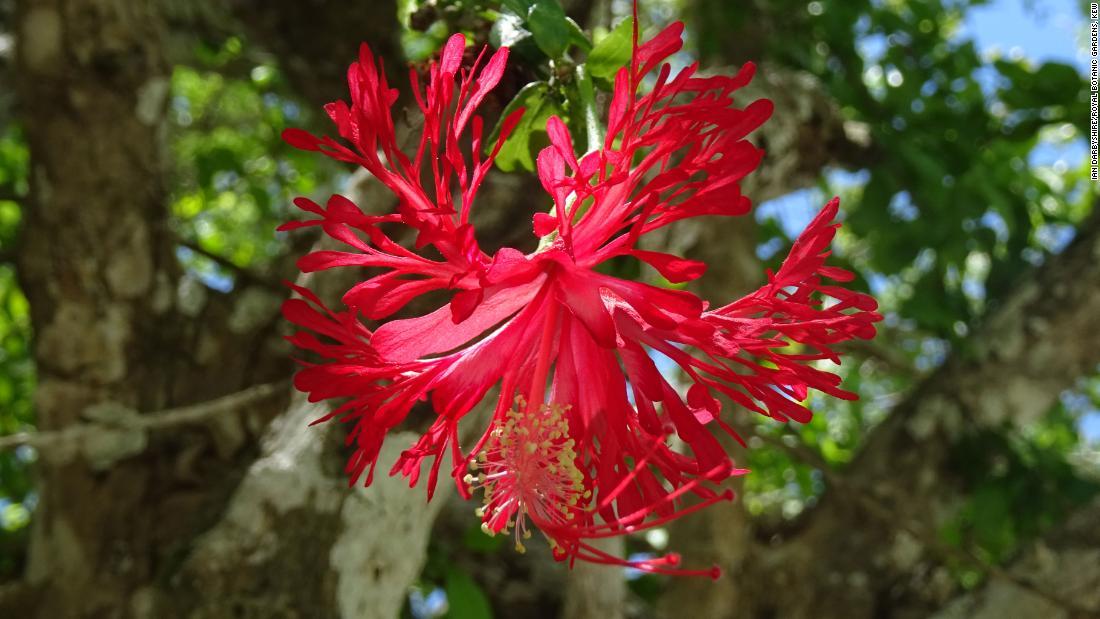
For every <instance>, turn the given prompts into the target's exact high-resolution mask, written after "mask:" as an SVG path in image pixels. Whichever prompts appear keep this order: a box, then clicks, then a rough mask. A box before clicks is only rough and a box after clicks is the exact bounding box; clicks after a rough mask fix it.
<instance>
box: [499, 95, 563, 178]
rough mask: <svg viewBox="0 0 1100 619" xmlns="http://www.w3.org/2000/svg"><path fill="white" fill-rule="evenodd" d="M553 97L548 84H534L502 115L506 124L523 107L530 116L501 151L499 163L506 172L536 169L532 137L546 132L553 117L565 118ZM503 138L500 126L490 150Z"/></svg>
mask: <svg viewBox="0 0 1100 619" xmlns="http://www.w3.org/2000/svg"><path fill="white" fill-rule="evenodd" d="M549 95H550V85H549V84H547V83H546V82H533V83H531V84H528V85H526V86H524V87H523V89H522V90H520V91H519V94H517V95H516V98H515V99H512V101H511V103H509V104H508V105H507V106H506V107H505V108H504V111H503V112H502V113H501V115H500V117H501V119H502V120H503V119H505V118H507V117H508V115H509V114H511V113H512V112H514V111H516V110H518V109H519V108H521V107H522V108H526V112H525V113H524V114H523V118H522V119H520V121H519V124H517V125H516V128H515V129H513V130H512V135H510V136H509V137H508V140H507V141H505V142H504V146H503V147H502V148H501V149H500V153H499V154H498V155H497V159H496V164H497V167H498V168H500V169H501V170H503V171H505V172H511V171H513V170H515V169H516V167H517V166H519V167H522V168H523V169H525V170H527V171H532V170H534V169H535V161H534V158H533V157H532V156H531V151H532V147H533V146H534V145H533V144H532V137H533V136H534V135H535V134H537V133H540V132H545V131H546V121H547V120H548V119H549V118H550V116H551V115H553V114H561V110H560V109H559V108H558V105H557V103H556V102H555V101H554V100H553V98H552V97H550V96H549ZM499 135H500V125H499V124H498V125H497V127H496V129H494V130H493V135H492V136H490V138H489V141H488V142H487V144H486V146H487V148H492V145H494V144H496V141H497V137H498V136H499Z"/></svg>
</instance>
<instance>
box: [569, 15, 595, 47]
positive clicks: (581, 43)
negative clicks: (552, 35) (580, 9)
mask: <svg viewBox="0 0 1100 619" xmlns="http://www.w3.org/2000/svg"><path fill="white" fill-rule="evenodd" d="M565 23H567V24H569V43H570V44H572V45H576V46H577V47H579V48H581V49H583V50H584V51H586V52H588V51H592V41H589V40H588V35H587V34H585V33H584V29H583V28H581V27H580V24H578V23H577V22H575V21H573V18H572V17H566V18H565Z"/></svg>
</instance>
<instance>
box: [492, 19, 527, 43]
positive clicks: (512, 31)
mask: <svg viewBox="0 0 1100 619" xmlns="http://www.w3.org/2000/svg"><path fill="white" fill-rule="evenodd" d="M530 38H531V32H530V31H529V30H527V29H526V28H524V27H523V18H522V17H520V16H518V15H513V14H511V13H502V14H501V16H500V18H498V19H497V20H496V21H495V22H494V23H493V28H492V29H491V30H489V43H490V44H492V46H493V47H496V48H501V47H515V46H516V45H518V44H519V43H521V42H523V41H526V40H527V39H530Z"/></svg>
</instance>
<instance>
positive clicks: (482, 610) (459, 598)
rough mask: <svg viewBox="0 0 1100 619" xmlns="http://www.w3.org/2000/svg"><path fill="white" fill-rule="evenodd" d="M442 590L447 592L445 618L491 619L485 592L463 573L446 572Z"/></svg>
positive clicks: (490, 609)
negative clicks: (445, 580)
mask: <svg viewBox="0 0 1100 619" xmlns="http://www.w3.org/2000/svg"><path fill="white" fill-rule="evenodd" d="M443 588H444V590H445V591H446V592H447V617H449V618H450V619H492V617H493V611H492V608H490V606H489V599H488V598H487V597H485V592H484V591H482V590H481V587H479V586H478V584H477V583H476V582H474V579H472V578H470V577H469V575H467V574H466V573H465V572H463V571H460V570H457V569H453V568H452V569H450V570H448V571H447V582H446V585H445V586H444V587H443Z"/></svg>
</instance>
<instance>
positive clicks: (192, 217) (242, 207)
mask: <svg viewBox="0 0 1100 619" xmlns="http://www.w3.org/2000/svg"><path fill="white" fill-rule="evenodd" d="M195 55H196V62H195V64H194V65H193V66H178V67H176V69H175V71H174V72H173V75H172V91H171V92H172V98H171V106H170V110H169V116H170V121H171V126H172V128H173V132H172V139H171V146H172V154H173V163H174V165H173V173H174V179H173V183H172V188H173V195H172V214H173V217H174V220H173V224H174V226H175V228H176V230H177V232H178V234H179V236H180V238H181V239H182V240H183V241H184V242H186V243H187V244H188V245H191V246H193V247H198V248H199V249H201V250H202V251H204V252H209V253H210V254H213V255H215V256H218V257H220V258H224V259H225V260H226V261H228V262H229V263H231V264H234V265H236V266H239V267H242V268H249V267H262V265H264V264H265V263H267V262H270V260H271V259H272V258H274V257H275V256H277V255H278V254H279V253H280V252H281V251H283V250H284V249H285V243H284V241H283V239H282V238H281V237H280V236H277V235H276V234H275V232H274V230H275V228H276V226H278V225H279V224H280V223H282V222H284V221H286V219H287V218H288V217H289V216H290V210H291V209H290V204H291V200H292V199H293V198H294V197H295V196H299V195H312V194H314V193H318V192H319V187H320V186H321V185H322V184H325V185H326V186H329V187H334V186H335V182H336V179H337V177H338V176H339V172H338V171H337V170H336V168H335V166H330V165H327V162H326V161H324V160H323V159H322V158H319V157H310V156H308V154H307V153H302V152H301V151H298V150H295V149H293V148H291V147H290V146H288V145H286V144H285V143H284V142H283V141H282V139H281V138H280V137H279V136H280V134H281V133H282V131H283V129H285V128H287V127H290V126H302V125H305V124H308V123H309V122H311V120H312V118H313V116H314V114H313V112H312V111H311V110H307V109H306V108H305V107H304V106H302V105H301V104H300V103H298V101H297V100H296V99H295V98H294V97H293V96H292V93H291V92H290V90H289V87H288V85H287V83H286V80H285V79H284V78H283V76H282V73H281V72H280V70H279V68H278V66H277V65H275V64H274V63H273V61H272V60H271V59H269V58H266V57H264V56H262V55H259V54H256V53H250V52H249V50H248V49H246V47H245V43H244V42H243V40H242V39H241V38H238V37H231V38H229V39H227V40H226V41H225V42H224V43H223V44H222V45H221V46H220V47H219V48H217V49H210V48H206V47H199V48H198V49H197V50H196V54H195ZM182 255H183V259H184V261H185V263H186V264H187V265H188V266H189V267H190V268H192V269H194V270H196V271H197V272H199V273H200V274H201V275H203V276H204V277H205V279H206V280H207V281H212V280H213V281H220V282H222V283H223V284H226V283H228V282H227V280H225V279H224V278H231V277H232V273H231V272H225V271H224V269H221V268H220V267H219V266H218V265H217V264H216V263H212V262H211V261H210V260H208V259H206V258H204V257H203V256H202V255H201V254H196V253H194V252H186V251H185V252H182Z"/></svg>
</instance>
